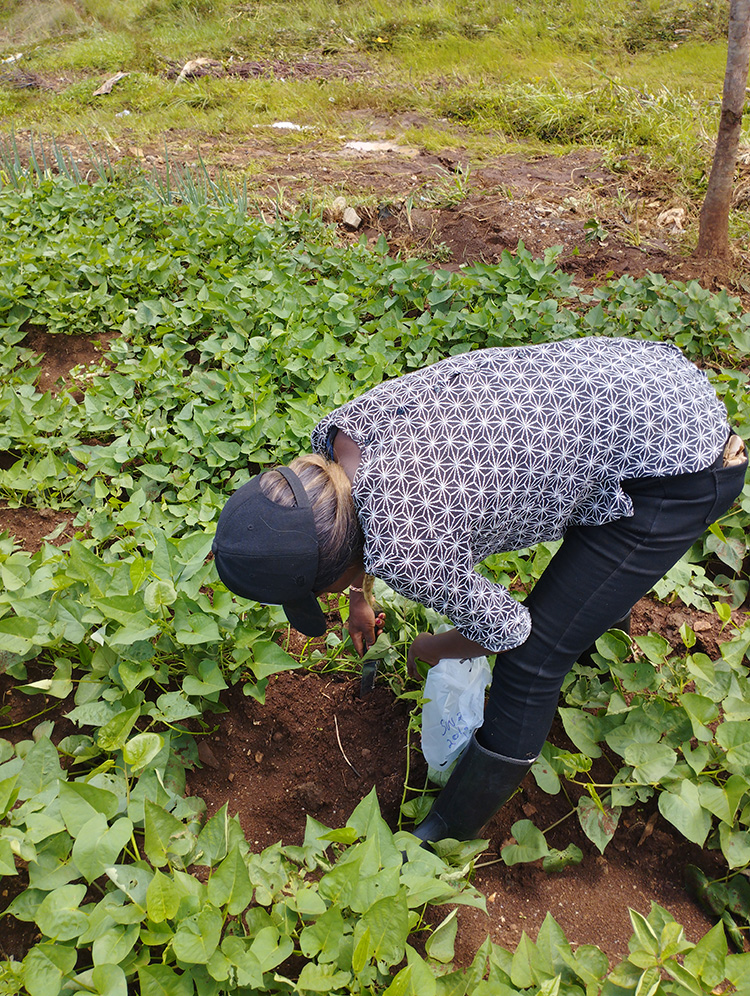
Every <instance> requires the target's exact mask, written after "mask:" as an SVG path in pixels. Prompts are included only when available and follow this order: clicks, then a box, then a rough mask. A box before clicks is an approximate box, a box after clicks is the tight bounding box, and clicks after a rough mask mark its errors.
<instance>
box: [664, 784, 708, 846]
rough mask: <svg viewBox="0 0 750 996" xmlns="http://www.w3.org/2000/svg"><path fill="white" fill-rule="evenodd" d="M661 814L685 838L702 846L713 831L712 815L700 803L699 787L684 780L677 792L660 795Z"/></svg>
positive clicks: (665, 792) (666, 792)
mask: <svg viewBox="0 0 750 996" xmlns="http://www.w3.org/2000/svg"><path fill="white" fill-rule="evenodd" d="M659 812H660V813H661V814H662V816H663V817H664V818H665V819H667V820H669V822H670V823H671V824H672V825H673V826H675V827H677V829H678V830H679V831H680V833H681V834H682V835H683V837H687V839H688V840H692V841H693V843H694V844H699V845H700V846H702V845H703V844H704V843H705V840H706V837H707V836H708V832H709V830H710V829H711V814H710V813H709V812H707V811H706V810H705V809H704V808H703V807H702V806H701V803H700V795H699V793H698V786H697V785H696V784H695V783H694V782H691V781H688V780H687V779H686V780H683V781H681V782H680V784H679V788H678V790H677V791H676V792H673V791H664V792H661V793H660V795H659Z"/></svg>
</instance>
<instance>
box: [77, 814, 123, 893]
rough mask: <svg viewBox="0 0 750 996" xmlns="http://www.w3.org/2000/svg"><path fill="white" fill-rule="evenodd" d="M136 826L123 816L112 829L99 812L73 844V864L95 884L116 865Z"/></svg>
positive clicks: (82, 829)
mask: <svg viewBox="0 0 750 996" xmlns="http://www.w3.org/2000/svg"><path fill="white" fill-rule="evenodd" d="M132 833H133V824H132V823H131V822H130V820H129V819H128V818H127V817H125V816H123V817H121V818H120V819H119V820H116V821H115V822H114V823H113V824H112V826H111V827H109V826H108V825H107V821H106V819H105V818H104V816H102V814H101V813H96V814H95V815H94V816H93V817H92V818H91V819H90V820H89V821H88V822H87V823H84V825H83V826H82V827H81V831H80V833H79V834H78V836H77V837H76V839H75V843H74V844H73V854H72V857H73V862H74V864H75V866H76V868H78V870H79V871H80V872H81V874H82V875H83V877H84V878H85V879H86V881H87V882H93V881H94V880H95V879H97V878H99V877H100V876H101V875H103V874H104V873H105V870H106V868H107V867H109V866H110V865H113V864H114V863H115V862H116V861H117V859H118V857H119V856H120V853H121V852H122V849H123V848H124V847H125V845H126V844H127V843H128V841H129V840H130V838H131V836H132Z"/></svg>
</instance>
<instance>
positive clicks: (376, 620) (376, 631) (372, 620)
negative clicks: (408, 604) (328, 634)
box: [346, 595, 385, 657]
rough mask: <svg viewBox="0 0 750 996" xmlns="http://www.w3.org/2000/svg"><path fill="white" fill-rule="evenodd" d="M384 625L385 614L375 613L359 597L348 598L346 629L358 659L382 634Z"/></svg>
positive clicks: (367, 603) (366, 602) (368, 604)
mask: <svg viewBox="0 0 750 996" xmlns="http://www.w3.org/2000/svg"><path fill="white" fill-rule="evenodd" d="M384 625H385V613H384V612H379V613H378V614H377V615H375V611H374V609H373V608H372V606H371V605H370V603H369V602H368V601H367V600H366V599H365V598H363V597H362V596H361V595H359V597H355V596H354V595H351V596H350V598H349V621H348V622H347V624H346V628H347V629H348V630H349V636H350V637H351V638H352V643H353V644H354V649H355V650H356V651H357V653H358V654H359V656H360V657H364V655H365V654H366V653H367V651H368V649H369V648H370V647H371V646H372V645H373V643H374V642H375V641H376V640H377V638H378V637H379V636H380V634H381V633H382V632H383V626H384Z"/></svg>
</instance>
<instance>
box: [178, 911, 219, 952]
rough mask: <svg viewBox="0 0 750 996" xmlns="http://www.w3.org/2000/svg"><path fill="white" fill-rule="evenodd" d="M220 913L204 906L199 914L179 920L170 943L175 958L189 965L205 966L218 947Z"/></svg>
mask: <svg viewBox="0 0 750 996" xmlns="http://www.w3.org/2000/svg"><path fill="white" fill-rule="evenodd" d="M221 928H222V918H221V913H220V912H219V911H218V910H217V909H216V908H215V907H213V906H205V907H204V908H203V909H202V910H201V911H200V913H195V914H193V915H192V916H189V917H186V918H185V919H184V920H181V921H180V923H179V926H178V927H177V932H176V933H175V935H174V940H173V941H172V947H173V948H174V953H175V955H176V956H177V958H178V959H179V960H180V961H182V962H186V963H187V964H190V965H205V964H206V963H207V962H208V959H209V958H210V957H211V955H212V954H213V953H214V951H215V950H216V948H217V947H218V945H219V939H220V937H221Z"/></svg>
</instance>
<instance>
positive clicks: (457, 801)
mask: <svg viewBox="0 0 750 996" xmlns="http://www.w3.org/2000/svg"><path fill="white" fill-rule="evenodd" d="M533 763H534V761H533V760H531V761H519V760H516V759H515V758H512V757H504V756H503V755H502V754H493V753H492V751H489V750H486V749H485V748H484V747H482V746H481V745H480V744H479V743H478V742H477V738H476V736H475V735H472V738H471V740H470V741H469V746H468V747H467V748H466V750H465V751H464V753H463V754H462V755H461V758H460V759H459V762H458V764H457V765H456V767H455V768H454V769H453V771H452V772H451V776H450V778H449V779H448V782H447V784H446V786H445V788H444V789H443V791H442V792H441V793H440V795H439V796H438V797H437V799H436V800H435V803H434V805H433V807H432V809H431V810H430V812H429V814H428V815H427V818H426V819H424V820H423V821H422V822H421V823H420V824H419V826H418V827H417V828H416V829H415V830H413V831H412V832H413V833H414V834H415V836H417V837H419V839H420V840H422V841H425V842H427V841H430V842H434V841H436V840H443V839H444V838H446V837H452V838H454V839H455V840H474V838H476V837H478V836H479V832H480V830H481V829H482V827H483V826H484V825H485V823H487V822H489V820H491V819H492V817H493V816H494V815H495V813H496V812H497V811H498V809H500V807H501V806H502V805H503V803H505V802H507V801H508V799H510V797H511V796H512V795H513V793H514V792H515V790H516V789H517V788H518V786H519V785H520V784H521V782H522V781H523V779H524V776H525V775H526V772H527V771H528V770H529V768H530V767H531V765H532V764H533Z"/></svg>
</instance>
